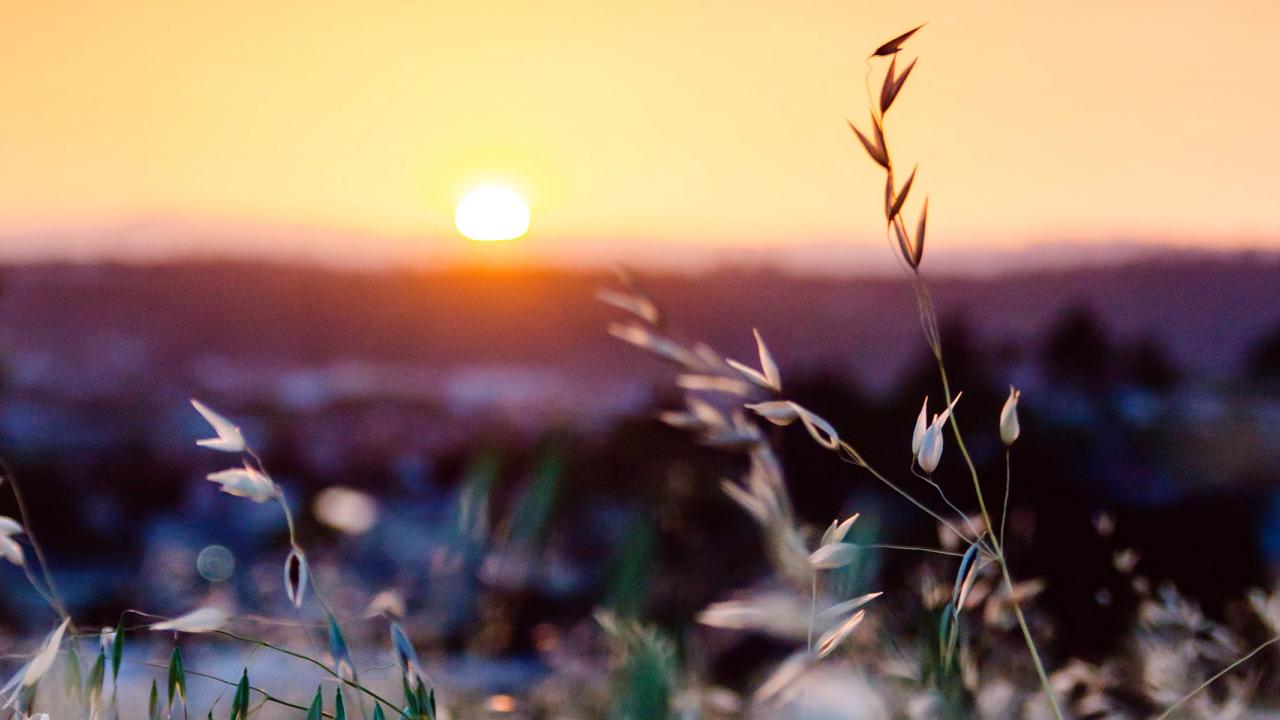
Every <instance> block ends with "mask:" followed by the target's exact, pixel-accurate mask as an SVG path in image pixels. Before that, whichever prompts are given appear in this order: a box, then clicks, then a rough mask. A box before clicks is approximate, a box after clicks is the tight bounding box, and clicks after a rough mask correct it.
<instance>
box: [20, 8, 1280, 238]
mask: <svg viewBox="0 0 1280 720" xmlns="http://www.w3.org/2000/svg"><path fill="white" fill-rule="evenodd" d="M926 20H927V21H929V25H928V26H927V27H926V28H925V29H924V30H923V31H921V33H920V34H919V35H918V36H917V37H916V38H914V39H913V40H912V41H911V43H910V44H909V45H908V46H907V48H906V53H907V57H914V56H915V55H917V54H918V55H920V56H921V60H920V65H919V67H918V68H917V69H916V72H915V74H914V76H913V77H912V78H911V80H910V82H909V83H908V84H907V88H906V90H905V91H904V95H903V96H902V98H901V99H900V100H899V101H898V103H897V105H895V107H894V108H893V110H892V111H891V113H890V116H889V123H890V128H889V132H890V135H891V141H892V142H895V143H896V149H895V155H897V156H898V157H899V158H900V160H899V162H915V161H919V162H920V163H921V175H920V177H919V179H918V181H917V182H918V185H917V187H918V188H920V189H923V190H926V191H927V192H928V194H929V196H930V198H931V199H930V229H931V233H930V234H931V242H933V243H935V247H944V248H951V249H960V248H974V247H1010V246H1023V245H1027V244H1033V243H1050V242H1061V241H1071V242H1093V243H1098V242H1104V241H1112V240H1116V239H1124V240H1138V241H1143V242H1173V243H1178V244H1202V245H1212V246H1215V247H1236V246H1248V247H1270V248H1280V211H1278V210H1277V209H1276V208H1277V198H1278V197H1280V139H1277V137H1276V133H1277V128H1280V89H1277V83H1276V78H1278V77H1280V44H1278V43H1276V42H1275V39H1274V38H1275V27H1276V26H1277V22H1278V21H1280V6H1277V5H1275V4H1274V3H1270V2H1217V3H1206V2H1173V1H1164V2H1154V1H1153V2H1115V1H1114V0H1109V1H1105V2H1104V1H1095V0H1085V1H1081V2H1073V3H1037V2H1024V1H1015V0H1000V1H992V2H964V3H961V2H954V1H939V2H877V3H872V2H858V1H854V0H839V1H835V0H831V1H828V0H810V1H804V2H770V3H764V2H742V1H740V2H717V1H705V0H704V1H699V2H688V1H687V0H684V1H681V2H669V1H668V0H651V1H650V2H644V3H609V2H598V1H595V0H592V1H590V2H588V1H586V0H582V1H577V0H538V1H537V2H533V1H530V2H440V1H438V0H437V1H426V2H423V1H420V2H408V1H404V0H400V1H393V0H376V1H375V0H365V1H364V2H351V3H337V2H317V1H315V0H311V1H308V2H300V1H299V2H260V1H254V2H240V1H237V0H224V1H223V2H216V3H215V2H171V1H166V2H112V3H95V2H78V3H77V2H58V1H56V0H49V1H47V2H7V3H3V4H0V27H3V28H4V29H3V31H2V32H3V33H4V48H5V49H4V56H3V57H4V59H3V62H0V98H2V99H3V103H4V109H3V112H0V158H2V159H3V161H2V162H0V236H2V237H3V240H0V254H3V255H4V256H6V257H41V256H66V255H73V256H77V257H87V256H98V255H116V256H131V255H144V256H154V255H165V254H177V255H185V254H196V255H204V254H209V253H232V254H245V253H248V254H254V255H282V256H291V255H298V254H302V255H305V256H312V257H317V258H325V259H338V260H343V259H351V260H357V261H361V262H369V261H374V262H377V261H390V262H397V261H404V262H417V261H425V260H430V259H431V258H434V257H441V256H466V253H468V252H472V251H471V250H470V249H469V247H470V246H469V245H468V243H467V241H465V240H462V239H460V238H459V237H458V236H457V235H456V233H455V231H454V230H453V217H452V216H453V207H454V204H455V203H456V201H457V200H458V198H459V197H460V196H461V195H462V194H463V193H464V192H465V191H466V190H468V189H470V188H471V187H473V186H475V185H476V184H478V183H482V182H500V183H503V184H507V185H510V186H511V187H513V188H515V189H517V190H518V191H519V192H521V193H522V194H523V195H524V196H525V197H526V198H527V199H528V201H529V204H530V205H531V206H532V216H533V221H532V229H531V231H530V234H529V235H528V236H527V237H526V238H524V239H522V240H518V241H514V242H512V243H510V249H504V250H493V249H485V250H484V251H483V252H510V253H513V254H516V255H519V256H520V257H524V258H528V259H532V260H545V261H552V262H554V261H556V260H557V259H564V258H566V257H571V256H573V255H575V254H577V253H581V252H590V253H594V254H595V255H596V256H599V257H601V258H604V259H607V258H609V257H611V256H613V255H616V256H618V257H619V258H620V259H625V258H627V257H628V256H631V255H636V254H637V253H639V254H643V253H644V252H648V253H655V252H662V253H667V252H671V253H675V254H677V255H678V254H679V253H680V252H683V251H687V250H689V249H690V248H697V247H702V248H705V247H747V248H757V249H758V248H794V247H802V246H813V245H823V244H829V243H847V244H850V245H852V246H866V247H868V248H880V247H882V243H883V242H884V238H883V225H882V224H881V223H880V221H879V219H878V218H879V204H880V202H881V200H880V193H881V185H880V183H881V182H882V180H881V175H880V174H879V173H878V172H877V169H876V168H875V167H874V166H873V165H872V164H871V163H870V161H869V160H867V158H866V157H865V156H864V155H863V154H862V152H861V150H860V149H859V148H857V147H856V145H855V144H854V142H853V139H852V137H851V135H850V133H849V131H848V129H847V127H846V126H845V124H844V121H845V118H846V117H850V118H853V119H855V120H856V121H858V122H862V123H865V118H866V110H865V107H866V98H865V94H864V90H863V75H864V72H865V66H864V58H865V57H866V55H867V53H868V51H870V50H871V49H872V48H874V47H875V46H876V45H878V44H879V43H880V42H882V41H883V40H886V39H888V38H889V37H891V36H893V35H895V34H897V33H899V32H901V31H903V30H906V29H908V28H910V27H911V26H913V25H915V24H918V23H920V22H923V21H926ZM881 68H882V66H877V69H876V71H875V74H874V75H873V82H878V80H879V76H880V74H881V73H882V72H883V70H882V69H881Z"/></svg>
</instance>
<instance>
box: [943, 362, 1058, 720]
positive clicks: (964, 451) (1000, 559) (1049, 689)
mask: <svg viewBox="0 0 1280 720" xmlns="http://www.w3.org/2000/svg"><path fill="white" fill-rule="evenodd" d="M935 355H936V357H937V359H938V373H939V375H940V376H941V377H942V392H943V395H944V396H945V399H946V402H947V405H948V406H950V404H951V401H952V397H951V385H950V383H949V382H948V381H947V369H946V366H945V365H944V364H943V362H942V352H941V348H939V349H938V351H937V352H936V353H935ZM949 423H950V425H951V433H952V435H953V436H954V437H955V439H956V446H957V447H959V448H960V455H961V456H962V457H964V462H965V465H966V466H968V468H969V475H970V477H972V478H973V491H974V493H975V494H976V495H977V496H978V508H979V509H980V510H981V511H982V519H983V522H985V523H986V524H987V530H988V535H989V536H990V538H991V544H992V546H993V547H994V548H995V560H996V563H997V564H998V565H999V566H1000V574H1001V576H1002V577H1003V578H1004V589H1005V592H1007V593H1008V594H1009V605H1010V606H1011V607H1012V608H1013V615H1014V617H1015V618H1016V619H1017V621H1018V628H1019V629H1021V630H1022V638H1023V640H1025V641H1026V643H1027V652H1028V654H1030V655H1031V663H1032V664H1033V665H1035V668H1036V674H1037V675H1038V676H1039V677H1040V686H1041V688H1042V690H1043V691H1044V695H1045V697H1046V698H1047V699H1048V700H1049V706H1050V707H1051V708H1052V709H1053V715H1054V717H1055V718H1057V720H1063V715H1062V708H1060V707H1058V699H1057V698H1056V697H1055V696H1054V694H1053V685H1052V684H1051V683H1050V682H1049V674H1048V673H1047V672H1045V669H1044V663H1043V662H1042V661H1041V660H1040V650H1039V648H1037V647H1036V641H1035V639H1034V638H1032V637H1031V628H1030V627H1028V626H1027V619H1026V617H1024V616H1023V614H1022V607H1021V605H1019V604H1018V598H1017V594H1016V593H1015V592H1014V587H1013V576H1012V575H1010V573H1009V561H1008V559H1006V558H1005V555H1004V542H1003V540H1002V538H1000V537H997V536H996V534H995V532H994V531H993V528H994V526H993V525H992V524H991V515H990V513H988V512H987V502H986V498H985V497H984V496H983V494H982V482H981V481H980V480H979V478H978V468H977V466H975V465H974V464H973V458H972V457H970V455H969V449H968V448H967V447H965V444H964V436H963V435H962V434H961V432H960V423H959V421H958V420H957V419H956V413H955V411H952V413H951V417H950V420H949ZM1006 458H1007V455H1006ZM1007 469H1008V465H1007V464H1006V470H1007ZM1007 481H1008V475H1007V473H1006V483H1007ZM1005 503H1006V507H1007V504H1008V492H1007V490H1006V493H1005ZM1000 534H1001V536H1003V534H1004V525H1003V520H1002V521H1001V531H1000Z"/></svg>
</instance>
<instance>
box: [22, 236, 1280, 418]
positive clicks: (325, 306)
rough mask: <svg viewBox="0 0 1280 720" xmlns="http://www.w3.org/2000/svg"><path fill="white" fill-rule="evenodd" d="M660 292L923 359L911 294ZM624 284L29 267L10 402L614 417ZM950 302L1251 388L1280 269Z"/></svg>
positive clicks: (903, 287) (1042, 282)
mask: <svg viewBox="0 0 1280 720" xmlns="http://www.w3.org/2000/svg"><path fill="white" fill-rule="evenodd" d="M645 281H646V284H647V285H648V287H649V288H650V290H651V291H652V293H653V294H654V296H655V297H656V298H657V299H658V301H659V302H660V303H661V304H662V305H664V307H665V308H666V309H667V311H668V313H669V315H670V316H671V318H672V320H673V322H674V323H675V324H676V325H677V326H678V327H679V328H681V329H682V330H683V331H684V332H686V333H687V334H688V335H690V336H694V337H698V338H703V339H706V340H707V341H709V342H710V343H712V344H713V345H715V346H716V347H718V348H719V349H721V350H722V351H724V352H726V353H728V354H731V355H737V356H740V357H749V356H750V354H751V352H752V341H751V333H750V330H751V328H752V327H753V326H754V327H759V328H760V329H761V331H762V332H764V334H765V336H766V337H767V338H769V340H770V342H771V344H772V345H773V346H774V348H775V351H776V354H777V355H778V356H779V359H780V360H781V361H782V362H783V363H784V364H785V365H787V366H790V367H791V368H807V369H831V370H837V371H840V372H847V373H852V374H853V375H855V376H856V377H858V378H860V379H862V380H863V381H864V382H866V383H867V384H869V385H872V386H881V387H883V386H884V385H885V384H886V383H888V382H889V381H891V380H892V379H893V377H894V376H895V374H896V373H898V372H900V371H901V368H902V366H903V363H904V362H906V361H908V360H911V359H914V358H915V357H917V356H918V354H919V352H920V349H921V347H922V344H921V340H920V329H919V323H918V320H917V317H916V308H915V300H914V298H913V296H912V294H911V291H910V290H909V288H908V285H907V283H905V282H904V281H903V280H902V279H901V278H891V277H882V278H862V279H842V278H833V277H821V276H801V275H794V274H786V273H782V272H778V271H771V270H762V269H737V270H719V271H715V272H709V273H705V274H698V275H674V274H667V275H657V276H649V277H646V278H645ZM611 282H612V278H611V277H610V276H609V275H608V274H606V273H603V272H586V271H584V272H573V271H527V272H516V271H484V270H474V271H467V270H449V271H436V272H396V271H387V272H357V271H339V270H332V269H319V268H315V267H302V266H297V267H294V266H286V265H271V264H260V263H242V262H226V263H222V262H216V263H215V262H210V263H203V262H183V263H174V264H161V265H110V264H102V265H65V264H32V265H13V266H8V267H6V268H5V269H4V270H3V283H2V285H0V343H2V346H3V348H4V349H3V351H0V356H2V357H3V358H4V359H5V361H6V365H7V366H8V376H9V377H8V380H7V382H8V383H9V384H10V387H11V389H14V390H22V389H24V388H26V389H28V390H36V389H38V390H40V391H41V392H47V393H55V394H59V393H61V394H71V395H83V396H85V397H97V396H102V395H107V396H112V395H117V394H120V393H126V392H132V393H138V394H139V395H143V394H146V393H147V392H149V390H148V388H152V389H154V388H156V387H163V388H165V389H166V390H167V391H168V392H174V393H177V392H195V391H197V390H200V389H202V387H204V386H207V385H210V384H217V383H220V382H225V383H231V385H234V384H235V376H237V374H238V373H249V374H250V375H252V376H253V377H269V376H271V375H272V373H296V372H298V371H300V370H306V369H317V368H321V369H322V368H333V367H338V366H341V367H347V368H361V367H363V368H369V367H374V368H384V369H392V370H394V371H395V372H396V373H399V375H398V376H397V377H399V378H400V380H398V381H396V382H401V383H403V382H409V381H413V382H417V381H419V380H420V381H421V382H422V383H423V384H424V385H425V384H429V383H432V382H433V381H434V380H433V379H439V378H444V377H448V378H451V379H452V380H454V381H459V380H458V379H459V378H464V379H466V380H467V382H470V383H471V387H472V388H473V389H475V390H476V391H478V392H481V393H482V394H483V392H484V391H486V388H487V389H494V388H490V387H488V386H491V385H494V384H498V385H501V384H502V383H503V382H506V381H507V380H508V379H510V378H516V379H517V380H519V381H521V382H531V381H532V380H531V378H532V379H533V380H536V379H537V378H538V377H543V375H540V373H545V374H546V375H545V377H546V378H559V379H560V380H559V381H558V382H560V383H561V384H562V385H566V386H568V387H572V388H575V389H576V390H578V391H579V392H581V393H582V394H583V395H584V399H580V400H576V401H582V402H590V401H591V400H590V398H591V397H600V398H601V401H602V402H605V401H606V400H607V396H608V395H609V394H610V393H612V392H614V390H616V391H617V392H618V393H619V394H622V393H624V392H625V390H624V385H625V384H626V383H633V384H634V382H635V381H636V380H637V379H639V380H641V381H646V380H648V379H654V378H657V377H658V373H659V372H660V367H659V366H658V365H657V364H656V363H654V362H653V361H651V360H649V359H648V358H645V357H643V356H641V355H640V354H638V353H636V352H633V351H632V350H630V349H629V348H626V347H624V346H622V345H621V344H620V343H618V342H617V341H615V340H613V339H611V338H610V337H609V336H608V335H607V334H606V333H605V331H604V328H605V325H606V324H607V323H608V322H609V321H610V320H611V319H615V318H616V317H617V315H618V313H617V312H616V311H614V310H613V309H612V308H609V307H607V306H604V305H602V304H601V303H599V302H597V301H596V300H594V298H593V293H594V291H595V289H596V288H597V287H599V286H601V285H603V284H609V283H611ZM932 288H933V292H934V297H935V300H936V302H937V305H938V307H939V310H940V312H941V314H942V315H943V317H944V318H946V317H949V316H959V315H963V316H964V317H966V318H967V319H968V320H969V322H970V323H971V324H972V326H973V328H974V329H976V330H977V331H978V332H979V333H980V334H981V335H982V336H984V337H986V338H988V339H991V340H993V341H996V342H997V343H1003V342H1005V341H1011V342H1013V343H1015V344H1030V343H1034V342H1036V341H1038V339H1039V338H1040V337H1041V335H1042V334H1043V332H1044V330H1045V328H1046V326H1047V325H1048V324H1049V323H1050V321H1051V320H1052V319H1053V318H1054V317H1055V315H1056V314H1058V313H1060V312H1062V311H1063V310H1064V309H1065V308H1068V307H1074V306H1087V307H1089V308H1091V309H1092V310H1093V311H1094V312H1095V313H1096V314H1097V315H1098V316H1099V317H1100V318H1101V319H1102V320H1103V321H1104V322H1105V323H1106V324H1107V326H1109V327H1110V328H1111V329H1112V331H1113V332H1115V333H1116V334H1118V335H1120V336H1122V337H1138V336H1150V337H1152V338H1153V339H1155V340H1156V341H1157V342H1158V343H1159V344H1161V345H1163V346H1164V347H1166V348H1167V350H1168V351H1169V352H1170V354H1171V356H1172V358H1173V359H1174V360H1175V361H1176V363H1177V364H1178V365H1179V366H1181V367H1182V369H1183V370H1184V371H1185V372H1186V373H1187V374H1188V375H1189V376H1190V377H1191V378H1192V379H1197V378H1199V379H1212V378H1215V377H1221V376H1226V375H1230V374H1232V373H1234V372H1236V371H1237V369H1238V368H1239V366H1240V363H1241V361H1242V359H1243V358H1244V356H1245V354H1246V352H1247V350H1248V348H1249V347H1250V345H1251V344H1252V343H1253V342H1255V340H1256V339H1257V338H1258V337H1259V336H1260V335H1262V334H1263V333H1264V332H1266V331H1268V330H1270V329H1272V328H1275V327H1276V326H1277V325H1280V262H1278V261H1277V260H1276V258H1275V257H1264V256H1252V255H1241V256H1220V257H1198V256H1174V257H1170V258H1167V259H1159V258H1156V259H1147V260H1143V261H1140V262H1132V263H1126V264H1119V265H1115V266H1097V267H1090V268H1084V269H1075V270H1062V271H1049V270H1044V271H1037V272H1023V273H1014V274H1008V275H1003V276H998V277H991V278H974V277H953V278H946V277H943V278H938V279H936V280H934V281H932ZM353 372H354V371H353ZM486 373H488V374H486ZM511 373H516V374H515V375H512V374H511ZM414 378H417V380H413V379H414ZM565 378H568V382H567V383H566V382H565ZM548 382H551V381H550V380H548ZM392 384H394V383H392ZM548 387H551V388H554V387H556V385H555V382H551V384H550V385H548ZM425 391H426V390H425V389H424V392H425ZM606 404H607V403H606Z"/></svg>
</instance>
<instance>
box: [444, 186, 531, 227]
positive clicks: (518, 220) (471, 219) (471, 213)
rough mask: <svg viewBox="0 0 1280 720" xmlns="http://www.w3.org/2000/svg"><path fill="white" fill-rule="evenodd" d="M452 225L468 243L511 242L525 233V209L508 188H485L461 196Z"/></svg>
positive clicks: (527, 206)
mask: <svg viewBox="0 0 1280 720" xmlns="http://www.w3.org/2000/svg"><path fill="white" fill-rule="evenodd" d="M453 223H454V225H456V226H457V227H458V232H460V233H462V235H463V237H466V238H470V239H471V240H480V241H490V240H515V239H516V238H518V237H520V236H522V235H524V234H525V233H527V232H529V205H528V204H527V203H525V201H524V198H522V197H520V195H519V194H517V193H516V191H514V190H512V189H511V188H508V187H503V186H501V185H485V186H484V187H478V188H476V189H475V190H472V191H471V192H469V193H467V194H466V195H464V196H463V198H462V200H460V201H459V202H458V207H457V209H456V210H454V213H453Z"/></svg>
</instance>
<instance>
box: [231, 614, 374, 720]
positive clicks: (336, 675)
mask: <svg viewBox="0 0 1280 720" xmlns="http://www.w3.org/2000/svg"><path fill="white" fill-rule="evenodd" d="M215 632H216V633H217V634H219V635H223V636H225V637H229V638H232V639H233V640H239V641H240V642H243V643H249V644H251V645H258V646H261V647H264V648H267V649H269V650H274V651H276V652H278V653H280V654H281V655H288V656H289V657H292V658H295V659H298V660H301V661H303V662H306V663H310V664H312V665H315V666H316V667H318V668H320V669H321V670H323V671H324V672H325V673H326V674H327V675H329V676H331V677H333V678H334V679H336V680H338V681H339V682H341V683H342V684H344V685H346V686H348V687H350V688H353V689H355V690H358V691H360V692H362V693H364V694H365V695H368V696H369V697H370V698H372V699H374V700H376V701H377V702H380V703H382V704H383V705H386V706H387V707H397V705H396V704H395V703H393V702H391V701H390V700H388V699H386V698H385V697H383V696H381V695H379V694H378V693H376V692H374V691H373V690H370V689H369V688H367V687H365V686H364V685H362V684H360V683H359V682H356V681H355V680H349V679H347V678H345V677H343V676H342V675H341V674H339V673H337V672H336V671H334V669H333V668H331V667H329V666H328V665H325V664H324V663H322V662H320V661H319V660H316V659H315V658H312V657H308V656H306V655H303V654H302V653H298V652H294V651H293V650H290V649H288V648H284V647H280V646H279V645H273V644H271V643H269V642H267V641H266V640H259V639H257V638H251V637H245V636H244V635H237V634H236V633H233V632H231V631H229V630H217V631H215Z"/></svg>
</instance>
